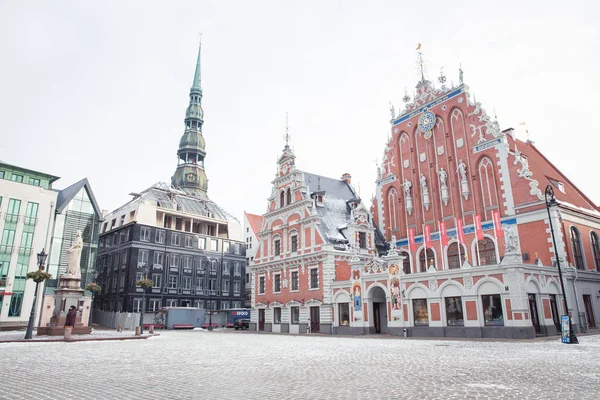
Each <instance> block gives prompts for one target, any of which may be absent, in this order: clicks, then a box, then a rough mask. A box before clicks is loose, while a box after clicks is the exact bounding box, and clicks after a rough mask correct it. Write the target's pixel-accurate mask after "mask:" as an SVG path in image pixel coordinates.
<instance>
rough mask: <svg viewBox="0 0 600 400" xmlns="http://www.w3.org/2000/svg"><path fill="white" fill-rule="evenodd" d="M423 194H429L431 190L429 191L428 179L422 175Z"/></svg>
mask: <svg viewBox="0 0 600 400" xmlns="http://www.w3.org/2000/svg"><path fill="white" fill-rule="evenodd" d="M420 181H421V192H423V194H427V193H429V189H427V178H426V177H425V175H423V174H421V179H420Z"/></svg>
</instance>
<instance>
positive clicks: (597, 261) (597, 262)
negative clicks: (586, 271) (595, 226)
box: [592, 232, 600, 272]
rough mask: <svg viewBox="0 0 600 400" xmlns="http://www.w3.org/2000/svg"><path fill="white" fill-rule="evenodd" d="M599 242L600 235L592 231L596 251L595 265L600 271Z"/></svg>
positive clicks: (594, 251) (593, 246)
mask: <svg viewBox="0 0 600 400" xmlns="http://www.w3.org/2000/svg"><path fill="white" fill-rule="evenodd" d="M599 245H600V244H599V243H598V235H597V234H596V232H592V252H593V253H594V266H595V267H596V271H598V272H600V247H599Z"/></svg>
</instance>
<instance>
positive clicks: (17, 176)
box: [10, 174, 23, 183]
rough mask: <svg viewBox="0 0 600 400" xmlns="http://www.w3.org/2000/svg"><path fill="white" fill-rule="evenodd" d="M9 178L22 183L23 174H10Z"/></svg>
mask: <svg viewBox="0 0 600 400" xmlns="http://www.w3.org/2000/svg"><path fill="white" fill-rule="evenodd" d="M10 180H11V181H13V182H19V183H23V175H17V174H12V175H11V177H10Z"/></svg>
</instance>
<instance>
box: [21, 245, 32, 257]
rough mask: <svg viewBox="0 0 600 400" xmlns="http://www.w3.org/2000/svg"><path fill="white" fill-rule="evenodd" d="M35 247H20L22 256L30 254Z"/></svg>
mask: <svg viewBox="0 0 600 400" xmlns="http://www.w3.org/2000/svg"><path fill="white" fill-rule="evenodd" d="M32 251H33V249H32V248H31V247H19V255H20V256H30V255H31V252H32Z"/></svg>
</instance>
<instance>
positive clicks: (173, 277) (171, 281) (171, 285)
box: [169, 275, 177, 289]
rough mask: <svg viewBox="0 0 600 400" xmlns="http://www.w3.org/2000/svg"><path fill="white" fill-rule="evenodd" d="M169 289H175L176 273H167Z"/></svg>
mask: <svg viewBox="0 0 600 400" xmlns="http://www.w3.org/2000/svg"><path fill="white" fill-rule="evenodd" d="M169 289H177V275H169Z"/></svg>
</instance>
